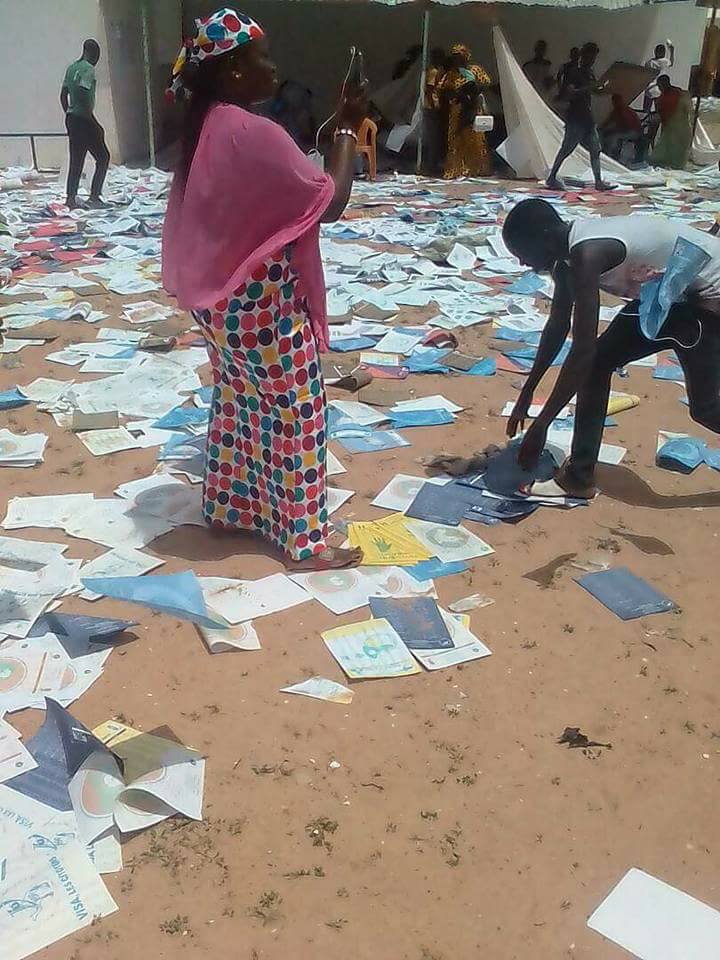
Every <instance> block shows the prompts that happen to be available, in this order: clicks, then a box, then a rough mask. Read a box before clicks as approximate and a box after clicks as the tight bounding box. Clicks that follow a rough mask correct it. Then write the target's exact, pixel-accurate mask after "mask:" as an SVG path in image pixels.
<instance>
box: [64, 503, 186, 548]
mask: <svg viewBox="0 0 720 960" xmlns="http://www.w3.org/2000/svg"><path fill="white" fill-rule="evenodd" d="M64 528H65V531H66V532H67V533H68V534H69V535H70V536H71V537H79V538H80V539H82V540H92V541H93V542H95V543H99V544H102V545H103V546H106V547H110V548H116V547H118V548H124V547H131V548H133V549H135V550H137V549H141V548H142V547H146V546H147V545H148V544H149V543H151V542H152V541H153V540H155V539H156V538H157V537H159V536H162V534H164V533H168V532H169V531H170V530H172V528H173V524H172V523H170V522H169V521H166V520H163V519H162V518H160V517H155V516H152V515H150V514H148V513H142V512H140V511H139V510H137V509H136V508H135V506H134V504H132V503H128V502H127V501H123V500H115V499H102V500H93V501H92V503H90V504H87V505H86V506H84V507H81V508H80V509H78V510H77V512H76V513H74V514H73V516H72V517H70V518H69V519H68V520H67V521H66V522H65V524H64Z"/></svg>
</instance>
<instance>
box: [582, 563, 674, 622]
mask: <svg viewBox="0 0 720 960" xmlns="http://www.w3.org/2000/svg"><path fill="white" fill-rule="evenodd" d="M576 582H577V583H579V584H580V586H581V587H582V588H583V589H584V590H587V592H588V593H589V594H591V595H592V596H593V597H595V599H596V600H599V601H600V603H602V604H603V606H605V607H607V608H608V610H612V612H613V613H614V614H616V615H617V616H618V617H620V619H621V620H636V619H637V618H638V617H646V616H649V615H650V614H651V613H667V612H668V611H669V610H674V609H675V606H676V605H675V604H674V603H673V601H672V600H670V599H669V598H668V597H666V596H664V595H663V594H662V593H659V592H658V591H657V590H656V589H655V588H654V587H652V586H650V584H649V583H647V582H646V581H645V580H642V579H641V578H640V577H636V576H635V574H634V573H631V572H630V571H629V570H628V569H626V568H625V567H615V568H614V569H612V570H601V571H599V572H598V573H588V574H586V575H585V576H584V577H580V578H579V579H578V580H577V581H576Z"/></svg>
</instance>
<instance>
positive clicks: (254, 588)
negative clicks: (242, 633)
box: [198, 573, 310, 623]
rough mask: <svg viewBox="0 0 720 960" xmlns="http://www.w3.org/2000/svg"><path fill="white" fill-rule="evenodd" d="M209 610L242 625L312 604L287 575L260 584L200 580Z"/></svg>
mask: <svg viewBox="0 0 720 960" xmlns="http://www.w3.org/2000/svg"><path fill="white" fill-rule="evenodd" d="M198 579H199V580H200V586H201V587H202V591H203V593H204V595H205V602H206V604H207V607H208V610H209V611H210V612H211V614H212V613H216V614H218V615H219V616H221V617H222V618H223V619H224V620H225V621H227V623H243V622H245V621H246V620H255V619H257V618H258V617H263V616H266V615H267V614H270V613H277V612H278V611H280V610H287V609H288V608H289V607H295V606H297V605H298V604H301V603H307V602H308V601H309V600H310V594H308V593H306V592H305V590H303V589H302V588H301V587H299V586H298V585H297V584H296V583H293V582H292V580H291V579H290V578H289V577H286V576H285V574H284V573H274V574H272V575H271V576H269V577H262V578H261V579H259V580H228V579H225V578H223V577H199V578H198Z"/></svg>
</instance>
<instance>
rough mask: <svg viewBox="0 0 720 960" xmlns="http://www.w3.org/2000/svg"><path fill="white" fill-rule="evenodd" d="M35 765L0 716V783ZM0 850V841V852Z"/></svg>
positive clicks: (18, 734)
mask: <svg viewBox="0 0 720 960" xmlns="http://www.w3.org/2000/svg"><path fill="white" fill-rule="evenodd" d="M0 662H1V658H0ZM0 683H1V681H0ZM1 697H2V694H1V693H0V698H1ZM2 709H3V708H2V706H0V713H1V712H2ZM36 767H37V763H36V762H35V759H34V757H33V755H32V754H31V753H30V751H29V750H28V749H27V747H26V746H25V745H24V744H23V742H22V740H21V739H20V733H19V732H18V731H17V730H16V729H15V728H14V727H13V726H11V725H10V724H9V723H8V722H7V720H3V719H1V718H0V783H6V782H7V781H8V780H11V779H12V778H13V777H17V776H18V775H19V774H21V773H24V772H25V771H26V770H34V769H35V768H36ZM1 813H2V805H1V802H0V814H1ZM1 851H2V843H0V852H1ZM1 895H2V884H1V883H0V896H1Z"/></svg>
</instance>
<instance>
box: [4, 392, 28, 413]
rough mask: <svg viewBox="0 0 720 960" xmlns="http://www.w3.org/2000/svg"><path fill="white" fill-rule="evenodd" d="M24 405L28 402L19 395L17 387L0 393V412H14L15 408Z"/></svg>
mask: <svg viewBox="0 0 720 960" xmlns="http://www.w3.org/2000/svg"><path fill="white" fill-rule="evenodd" d="M26 403H30V401H29V400H28V398H27V397H24V396H23V395H22V394H21V393H20V391H19V390H18V388H17V387H13V389H12V390H3V391H2V393H0V410H14V409H15V407H24V406H25V404H26Z"/></svg>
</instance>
